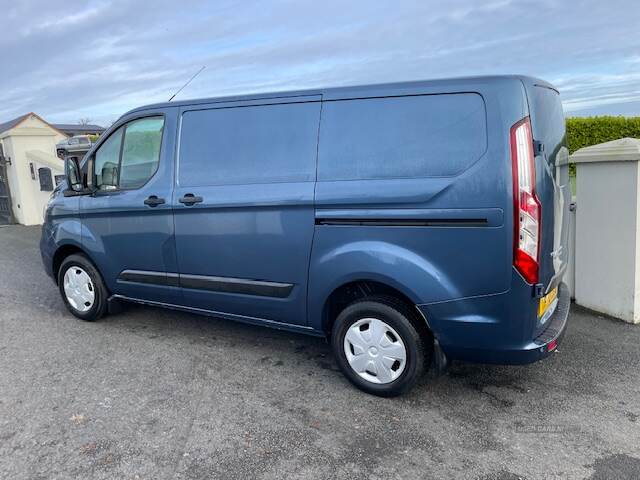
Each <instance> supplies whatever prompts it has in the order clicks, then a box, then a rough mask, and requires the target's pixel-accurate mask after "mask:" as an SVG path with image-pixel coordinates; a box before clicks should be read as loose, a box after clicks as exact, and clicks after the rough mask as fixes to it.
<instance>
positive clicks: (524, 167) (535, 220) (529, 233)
mask: <svg viewBox="0 0 640 480" xmlns="http://www.w3.org/2000/svg"><path fill="white" fill-rule="evenodd" d="M510 137H511V161H512V162H513V207H514V242H513V265H514V266H515V267H516V269H517V270H518V272H520V274H521V275H522V276H523V277H524V279H525V280H526V281H527V282H528V283H537V282H538V254H539V250H540V224H541V218H540V202H539V201H538V197H536V193H535V182H536V176H535V164H534V155H533V138H532V136H531V123H530V121H529V117H526V118H523V119H522V120H520V121H519V122H518V123H516V124H515V125H514V126H513V127H511V135H510Z"/></svg>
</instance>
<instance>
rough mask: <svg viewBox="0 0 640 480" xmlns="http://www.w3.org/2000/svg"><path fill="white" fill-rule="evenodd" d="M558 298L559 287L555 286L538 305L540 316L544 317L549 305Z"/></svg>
mask: <svg viewBox="0 0 640 480" xmlns="http://www.w3.org/2000/svg"><path fill="white" fill-rule="evenodd" d="M557 298H558V287H556V288H554V289H553V290H551V291H550V292H549V293H547V294H546V295H545V296H544V297H542V298H541V299H540V304H539V305H538V318H542V316H543V315H544V314H545V312H546V311H547V310H548V309H549V307H550V306H551V305H553V304H554V302H555V301H556V300H557Z"/></svg>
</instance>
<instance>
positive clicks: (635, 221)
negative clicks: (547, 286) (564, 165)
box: [571, 138, 640, 323]
mask: <svg viewBox="0 0 640 480" xmlns="http://www.w3.org/2000/svg"><path fill="white" fill-rule="evenodd" d="M571 160H572V161H574V162H575V163H576V168H577V172H576V203H577V209H576V237H575V250H574V251H575V300H576V303H577V304H579V305H582V306H585V307H587V308H590V309H592V310H595V311H598V312H602V313H605V314H607V315H611V316H613V317H616V318H619V319H622V320H624V321H627V322H630V323H640V232H639V231H638V229H639V228H640V217H639V215H640V167H639V162H640V140H638V139H632V138H628V139H621V140H615V141H613V142H606V143H603V144H600V145H594V146H591V147H586V148H583V149H580V150H578V151H577V152H575V153H574V154H573V155H572V157H571Z"/></svg>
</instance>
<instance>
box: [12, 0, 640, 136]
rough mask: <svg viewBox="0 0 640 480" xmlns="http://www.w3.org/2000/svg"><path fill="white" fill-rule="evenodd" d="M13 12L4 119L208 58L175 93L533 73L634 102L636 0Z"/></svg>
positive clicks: (99, 114) (571, 104) (591, 105)
mask: <svg viewBox="0 0 640 480" xmlns="http://www.w3.org/2000/svg"><path fill="white" fill-rule="evenodd" d="M619 12H625V15H620V14H619ZM5 15H6V18H8V19H10V21H7V22H5V23H6V25H5V26H3V30H4V31H3V35H2V36H0V49H2V51H3V52H6V55H7V57H8V58H10V61H5V62H4V64H3V73H5V74H4V75H1V76H0V121H2V120H6V119H9V118H12V117H15V116H17V115H19V114H22V113H25V112H27V111H31V110H33V111H37V112H38V113H40V114H41V115H43V116H44V117H45V118H47V119H50V120H51V121H70V122H72V121H75V120H77V119H78V118H80V117H89V118H92V119H93V120H94V121H101V122H103V123H107V122H109V121H112V120H113V119H115V118H117V117H118V116H119V115H120V114H122V113H123V112H124V111H126V110H128V109H130V108H133V107H136V106H139V105H142V104H146V103H153V102H157V101H164V100H166V99H168V98H169V97H170V96H171V94H172V93H174V92H175V91H176V90H177V89H178V88H179V87H180V86H181V85H182V84H183V83H184V82H185V81H186V80H187V79H188V78H189V77H190V76H191V75H192V74H193V73H195V72H196V71H197V70H198V69H199V68H200V66H201V65H207V69H206V70H205V71H204V72H203V73H202V74H201V75H200V76H198V78H197V79H196V80H195V81H194V82H193V83H192V84H191V85H189V87H187V88H186V89H185V90H184V91H183V92H181V93H180V95H179V97H178V98H186V97H201V96H218V95H229V94H238V93H245V92H247V93H248V92H256V91H261V90H285V89H304V88H314V87H320V86H339V85H349V84H357V83H379V82H388V81H402V80H417V79H425V78H436V77H437V78H442V77H448V76H466V75H483V74H499V73H524V74H530V75H535V76H538V77H542V78H545V79H547V80H550V81H552V82H553V83H555V84H557V85H558V87H559V88H560V90H561V93H562V97H563V100H564V102H565V107H566V109H567V111H569V112H580V113H585V112H586V113H588V112H589V109H596V110H597V111H598V112H600V111H602V108H608V109H609V110H608V111H609V112H610V113H615V112H616V111H624V112H629V111H630V110H629V108H632V109H633V108H634V107H633V106H634V105H638V102H637V98H638V97H637V95H638V85H639V84H640V79H639V78H638V74H637V72H638V71H639V68H638V67H639V66H640V57H639V56H638V52H640V35H637V25H638V24H639V23H640V9H638V8H637V6H636V5H635V3H634V2H632V1H630V0H628V1H622V0H619V1H617V0H610V1H608V2H606V3H603V2H601V1H599V0H584V1H580V2H564V1H560V0H544V1H543V0H539V1H533V0H510V1H509V0H502V1H500V0H497V1H490V2H478V1H475V0H451V1H449V2H446V3H444V2H435V1H423V0H420V1H419V0H416V1H400V2H393V3H388V2H369V1H364V0H359V1H351V2H342V1H339V0H325V1H323V2H322V4H321V6H320V5H319V4H318V3H317V2H311V1H294V0H271V1H268V2H258V1H251V2H250V1H245V2H240V1H231V0H220V1H216V2H210V1H207V0H192V1H190V2H175V1H173V0H159V1H156V2H144V3H143V2H137V1H125V0H114V1H111V2H106V1H104V2H97V1H93V0H69V1H65V2H52V1H50V0H32V1H30V2H15V3H12V4H11V6H10V7H9V8H8V9H7V12H5ZM629 106H631V107H629ZM616 109H618V110H616ZM631 111H632V112H633V110H631ZM636 113H638V114H640V111H637V112H636Z"/></svg>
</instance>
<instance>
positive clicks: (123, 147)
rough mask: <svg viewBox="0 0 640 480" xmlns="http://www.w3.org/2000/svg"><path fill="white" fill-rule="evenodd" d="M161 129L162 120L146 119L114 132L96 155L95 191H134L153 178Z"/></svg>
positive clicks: (159, 118) (134, 121)
mask: <svg viewBox="0 0 640 480" xmlns="http://www.w3.org/2000/svg"><path fill="white" fill-rule="evenodd" d="M163 127H164V118H163V117H146V118H141V119H138V120H133V121H132V122H129V123H127V124H126V125H123V126H122V127H120V128H119V129H118V130H116V131H115V132H114V133H113V134H112V135H111V136H110V137H109V138H108V139H107V140H106V141H105V142H104V143H103V144H102V145H101V146H100V148H98V150H97V151H96V154H95V160H94V172H95V174H94V185H95V186H96V188H97V189H98V190H117V189H135V188H139V187H141V186H142V185H144V184H145V183H146V182H147V181H148V180H149V179H150V178H151V177H153V175H154V174H155V172H156V170H157V169H158V162H159V160H160V146H161V143H162V131H163Z"/></svg>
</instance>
